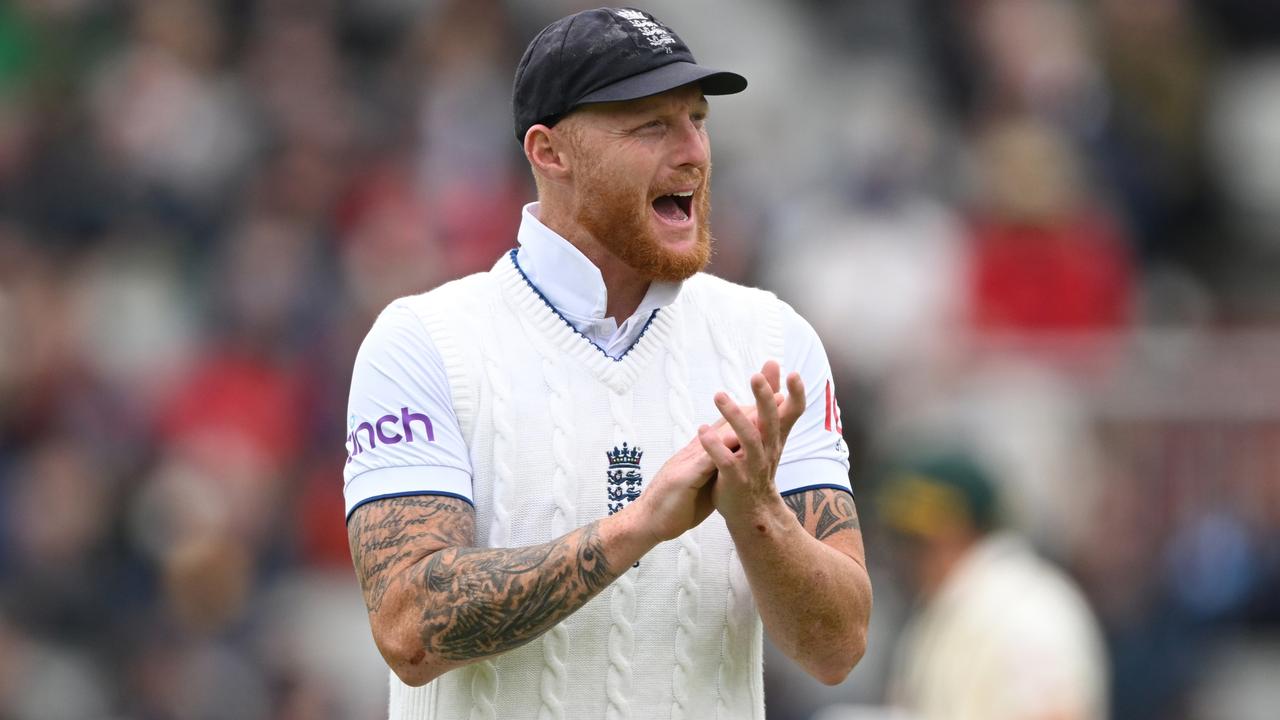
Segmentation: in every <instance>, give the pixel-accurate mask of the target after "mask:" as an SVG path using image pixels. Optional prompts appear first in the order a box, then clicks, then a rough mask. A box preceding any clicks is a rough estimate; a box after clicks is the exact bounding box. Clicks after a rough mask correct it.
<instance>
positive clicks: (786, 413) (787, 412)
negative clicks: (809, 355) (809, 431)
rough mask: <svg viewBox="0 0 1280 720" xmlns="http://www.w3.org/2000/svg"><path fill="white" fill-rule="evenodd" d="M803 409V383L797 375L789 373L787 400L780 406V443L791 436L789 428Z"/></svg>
mask: <svg viewBox="0 0 1280 720" xmlns="http://www.w3.org/2000/svg"><path fill="white" fill-rule="evenodd" d="M804 408H805V397H804V381H803V380H801V379H800V374H799V373H791V374H790V375H788V376H787V399H786V402H785V403H784V404H783V406H782V414H781V418H780V420H779V424H780V426H781V429H780V439H781V441H782V442H786V439H787V437H788V436H789V435H790V434H791V428H792V427H794V426H795V424H796V421H797V420H799V419H800V416H801V415H803V414H804Z"/></svg>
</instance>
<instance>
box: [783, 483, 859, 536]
mask: <svg viewBox="0 0 1280 720" xmlns="http://www.w3.org/2000/svg"><path fill="white" fill-rule="evenodd" d="M782 500H783V502H785V503H786V504H787V507H789V508H791V512H793V513H795V516H796V519H797V520H799V521H800V524H801V525H802V526H804V529H805V530H807V531H809V534H810V535H813V536H814V537H816V538H817V539H819V540H826V539H827V538H829V537H831V536H832V535H835V534H836V533H838V532H841V531H852V530H858V529H860V528H861V524H860V523H859V522H858V510H857V508H855V507H854V505H853V497H852V496H851V495H849V493H847V492H844V491H843V490H835V489H832V488H820V489H818V490H806V491H804V492H798V493H792V494H790V495H787V496H786V497H784V498H782Z"/></svg>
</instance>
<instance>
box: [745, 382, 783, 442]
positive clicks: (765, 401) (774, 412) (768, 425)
mask: <svg viewBox="0 0 1280 720" xmlns="http://www.w3.org/2000/svg"><path fill="white" fill-rule="evenodd" d="M751 392H752V393H754V394H755V396H756V425H757V426H758V427H759V428H760V439H761V445H762V447H763V448H764V451H765V452H766V453H772V452H773V451H774V450H775V449H776V448H777V447H778V423H779V420H778V405H777V404H776V403H775V402H774V400H773V389H772V388H771V387H770V386H769V381H768V380H766V379H765V376H764V375H763V374H761V373H756V374H755V375H752V376H751Z"/></svg>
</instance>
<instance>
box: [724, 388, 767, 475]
mask: <svg viewBox="0 0 1280 720" xmlns="http://www.w3.org/2000/svg"><path fill="white" fill-rule="evenodd" d="M715 402H716V408H717V409H719V410H720V414H721V415H723V416H724V419H725V420H727V421H728V422H729V427H731V428H733V432H734V433H736V434H737V436H738V444H739V450H740V452H742V453H743V454H744V455H746V456H747V458H748V459H749V460H750V461H751V462H753V463H756V462H760V461H761V460H763V458H764V447H763V446H762V445H761V441H760V430H759V428H757V427H756V424H755V423H754V422H752V420H751V418H750V417H748V416H747V413H746V412H743V408H741V407H739V406H738V405H737V404H736V403H734V402H733V400H732V399H730V397H729V395H728V394H726V393H723V392H718V393H716V397H715ZM749 409H750V410H753V411H754V410H755V408H754V407H752V408H749Z"/></svg>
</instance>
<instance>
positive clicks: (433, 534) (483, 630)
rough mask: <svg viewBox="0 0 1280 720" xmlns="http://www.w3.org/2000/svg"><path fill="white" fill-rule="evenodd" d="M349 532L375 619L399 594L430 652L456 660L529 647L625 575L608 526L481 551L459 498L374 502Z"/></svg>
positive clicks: (358, 513)
mask: <svg viewBox="0 0 1280 720" xmlns="http://www.w3.org/2000/svg"><path fill="white" fill-rule="evenodd" d="M348 533H349V535H350V540H351V556H352V559H353V561H354V563H355V566H356V573H357V575H358V576H359V577H360V584H361V587H362V588H363V589H364V593H365V602H366V604H367V605H368V607H369V612H370V613H371V614H376V613H378V612H379V611H380V610H381V609H382V607H383V602H384V599H385V598H386V597H387V596H388V595H389V594H390V592H391V591H392V590H393V589H394V592H395V594H396V596H397V602H395V603H393V605H392V606H391V607H397V606H398V607H404V606H405V605H407V606H409V607H411V608H414V610H413V612H415V613H417V615H416V617H417V618H418V620H419V623H418V630H419V634H420V637H421V640H422V644H423V648H424V649H425V650H426V652H428V653H433V654H435V655H436V656H437V657H440V658H443V659H448V660H470V659H474V658H480V657H485V656H488V655H493V654H496V653H501V652H505V651H507V650H511V649H514V648H516V647H519V646H521V645H523V644H525V643H527V642H529V641H530V640H533V639H534V638H536V637H538V636H539V635H541V634H542V633H544V632H546V631H547V630H549V629H551V627H553V626H554V625H555V624H556V623H558V622H560V621H561V620H563V619H565V618H566V617H568V616H569V615H570V614H572V613H573V612H574V611H576V610H577V609H578V608H580V607H582V606H583V605H585V604H586V603H587V601H588V600H590V599H591V598H592V597H594V596H595V595H596V594H597V593H599V592H600V590H601V589H603V588H604V587H605V586H607V585H608V584H609V583H611V582H613V580H614V579H615V578H617V576H618V575H619V574H621V573H620V571H615V570H614V569H612V568H611V567H610V564H609V562H608V559H607V558H606V556H605V549H604V542H603V540H602V539H601V537H600V535H599V528H598V521H597V522H596V523H592V524H590V525H587V526H585V527H582V528H579V529H578V530H575V531H573V532H570V533H568V534H567V535H564V536H562V537H560V538H557V539H555V540H552V541H551V542H548V543H544V544H541V545H533V546H529V547H519V548H477V547H472V545H473V543H474V533H475V514H474V511H473V509H472V508H471V506H470V505H468V504H467V503H465V502H464V501H461V500H456V499H453V498H446V497H437V496H416V497H405V498H388V499H385V500H379V501H376V502H372V503H369V504H367V505H364V506H362V507H360V508H359V509H357V510H356V512H355V513H354V514H353V515H352V516H351V521H350V522H349V523H348ZM625 569H626V568H625V567H624V568H621V569H620V570H625Z"/></svg>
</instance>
